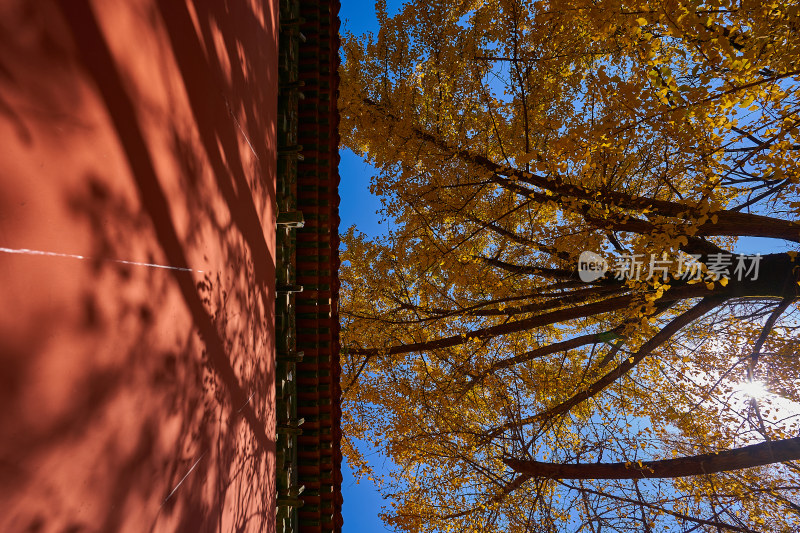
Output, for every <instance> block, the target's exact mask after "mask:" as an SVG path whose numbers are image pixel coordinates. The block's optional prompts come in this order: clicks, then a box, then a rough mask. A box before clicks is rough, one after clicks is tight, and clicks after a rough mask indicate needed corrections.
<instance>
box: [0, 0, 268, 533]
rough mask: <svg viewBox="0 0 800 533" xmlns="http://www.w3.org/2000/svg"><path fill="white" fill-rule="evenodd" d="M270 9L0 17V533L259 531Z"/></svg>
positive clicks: (68, 6) (74, 1)
mask: <svg viewBox="0 0 800 533" xmlns="http://www.w3.org/2000/svg"><path fill="white" fill-rule="evenodd" d="M276 18H277V5H276V3H275V2H274V1H273V0H230V1H227V2H223V1H221V0H205V1H202V0H189V1H186V2H185V1H184V0H161V1H159V0H127V1H124V2H122V1H115V2H109V1H103V0H96V1H94V2H91V1H88V0H63V1H61V2H56V1H49V0H36V1H30V0H6V1H4V2H2V4H0V141H1V142H0V405H1V406H2V408H0V509H2V513H0V531H9V532H13V531H41V532H48V531H58V532H63V531H74V532H78V531H114V532H117V531H120V532H125V531H130V532H137V533H138V532H143V531H212V530H213V531H217V530H219V531H232V530H237V531H250V530H259V531H261V530H267V531H274V516H275V510H274V505H275V501H274V491H275V487H274V452H275V449H274V447H275V444H274V434H275V422H274V410H273V405H274V288H275V287H274V278H275V276H274V265H275V263H274V257H275V255H274V254H275V233H274V229H273V228H274V222H275V210H274V202H275V129H276V124H275V117H276V89H277V80H276V77H275V76H276V74H275V73H276V67H277V53H276V46H277V20H276ZM38 252H46V253H47V254H50V255H43V254H41V253H38ZM53 254H62V255H53ZM74 256H81V257H80V258H79V257H74ZM120 261H128V262H138V263H150V264H157V265H162V266H171V267H177V268H181V269H188V270H190V271H187V270H176V269H174V268H173V269H166V268H157V267H154V266H142V265H137V264H130V263H123V262H120Z"/></svg>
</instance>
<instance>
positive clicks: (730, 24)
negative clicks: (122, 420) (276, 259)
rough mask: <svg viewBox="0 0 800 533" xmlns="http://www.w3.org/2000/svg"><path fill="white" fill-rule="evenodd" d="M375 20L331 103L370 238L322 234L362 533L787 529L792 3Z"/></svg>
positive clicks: (469, 11)
mask: <svg viewBox="0 0 800 533" xmlns="http://www.w3.org/2000/svg"><path fill="white" fill-rule="evenodd" d="M376 8H377V12H378V15H379V17H378V18H379V22H380V26H381V28H380V32H379V33H378V34H377V35H366V36H354V35H345V36H344V38H343V42H342V55H343V66H342V69H341V80H342V81H341V91H340V100H339V106H340V113H341V119H342V120H341V133H342V142H343V144H344V145H345V146H347V147H349V148H351V149H352V150H354V151H356V152H358V153H360V154H362V155H363V156H364V157H365V158H367V159H368V160H369V161H370V162H371V163H372V164H373V165H375V167H376V168H377V169H378V171H379V173H378V175H377V176H376V177H375V178H374V179H373V184H372V188H373V191H374V192H375V193H376V194H379V195H380V196H381V197H382V201H383V205H384V214H385V216H386V217H387V219H388V220H390V221H391V223H392V229H391V231H390V232H389V234H388V236H386V237H383V238H369V237H367V236H365V235H363V234H360V233H358V232H357V231H356V230H355V229H352V228H351V229H350V230H349V231H348V232H347V233H346V234H345V235H344V237H343V243H344V246H345V250H344V251H343V260H344V263H343V265H344V266H343V267H342V269H341V272H340V276H341V279H342V294H341V316H342V321H343V324H342V346H343V348H342V349H343V378H342V379H343V390H344V394H343V407H344V416H345V422H344V425H345V432H346V435H347V436H348V439H349V440H346V442H345V443H344V451H345V454H346V455H347V456H348V458H349V460H350V462H351V463H352V464H355V465H360V467H361V468H362V470H363V471H364V472H368V471H369V470H370V466H369V464H368V463H367V462H366V461H365V460H364V457H363V456H362V455H361V453H360V452H359V448H358V446H357V445H356V443H357V442H359V441H360V440H364V441H367V442H372V443H373V444H374V445H377V446H379V447H380V449H381V450H382V451H383V453H385V454H386V456H387V457H389V458H390V459H391V460H392V463H393V464H394V465H395V469H394V470H393V471H392V472H390V474H389V477H388V478H386V479H384V480H383V481H382V488H383V490H384V491H385V493H386V496H387V498H389V500H390V502H391V508H390V509H387V511H386V514H385V519H386V521H387V523H389V524H390V525H392V526H393V527H394V528H396V529H397V530H401V531H448V530H452V531H592V532H600V531H656V530H660V531H683V530H685V531H690V530H694V531H697V530H701V531H703V530H707V531H793V530H796V529H797V528H798V527H800V496H799V495H800V492H798V491H799V490H800V469H798V464H797V463H795V461H797V460H800V439H799V438H798V431H799V430H800V392H799V391H798V386H800V361H798V358H797V353H798V348H799V347H800V336H798V334H797V332H798V328H799V327H800V323H798V315H799V314H800V313H799V312H798V308H797V300H798V294H799V292H798V291H799V290H800V286H799V285H798V280H800V259H798V258H797V250H798V249H800V223H798V221H797V219H798V214H800V195H798V189H800V176H798V159H799V158H800V139H799V137H800V131H799V130H798V126H800V113H798V112H799V111H800V44H798V39H796V38H795V35H796V34H797V32H798V31H800V8H799V7H798V6H797V4H796V3H792V2H758V3H755V2H753V3H741V4H738V3H733V2H725V1H717V2H707V3H700V2H680V1H674V2H644V1H631V2H619V1H607V2H606V1H588V0H574V1H570V0H567V1H560V0H559V1H557V2H556V1H552V2H547V1H537V2H521V1H513V0H509V1H503V0H500V1H494V2H468V1H465V2H445V1H416V2H413V1H412V2H409V3H407V4H405V5H404V6H403V7H402V8H401V9H400V11H399V12H398V13H397V14H395V15H394V16H391V17H390V16H389V15H388V13H387V10H386V6H385V4H383V3H381V2H378V4H377V5H376ZM743 237H744V238H749V240H747V241H744V242H745V243H748V242H749V243H750V244H749V246H750V247H751V248H753V247H756V248H757V249H756V250H755V251H752V253H750V254H739V253H737V252H736V250H737V246H741V244H742V242H741V240H740V239H741V238H743ZM753 238H757V239H753ZM584 252H591V253H589V254H588V255H587V254H586V253H584ZM590 268H594V269H595V270H589V269H590Z"/></svg>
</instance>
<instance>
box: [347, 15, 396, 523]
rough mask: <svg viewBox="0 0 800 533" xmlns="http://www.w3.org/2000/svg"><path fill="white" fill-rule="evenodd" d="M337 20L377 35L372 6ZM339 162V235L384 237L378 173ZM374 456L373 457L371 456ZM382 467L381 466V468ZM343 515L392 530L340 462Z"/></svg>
mask: <svg viewBox="0 0 800 533" xmlns="http://www.w3.org/2000/svg"><path fill="white" fill-rule="evenodd" d="M388 4H389V12H390V13H392V12H393V9H392V6H394V5H398V4H399V2H396V1H390V2H388ZM339 18H340V19H341V21H342V33H344V31H349V32H352V33H355V34H361V33H364V32H377V30H378V19H377V17H376V16H375V6H374V4H373V3H368V2H363V1H355V0H351V1H347V0H345V1H343V2H342V7H341V10H340V11H339ZM339 155H340V156H341V161H340V163H339V176H340V178H341V183H340V185H339V196H340V197H341V201H340V203H339V216H340V217H341V222H340V226H339V232H340V233H344V232H345V231H347V228H349V227H350V226H353V225H355V226H356V227H357V228H358V229H359V231H362V232H364V233H366V234H367V235H371V236H375V235H379V234H384V233H385V231H386V225H385V222H384V223H383V224H380V223H379V222H380V220H381V217H380V215H379V214H377V211H378V210H380V207H381V203H380V200H379V199H378V198H377V197H376V196H373V195H372V194H371V193H370V192H369V182H370V177H372V176H373V175H375V174H376V173H377V171H376V170H375V169H374V168H373V167H372V166H370V165H369V164H367V163H366V162H365V161H364V160H363V159H361V157H359V156H357V155H355V154H354V153H353V152H351V151H350V150H347V149H341V150H339ZM373 457H374V455H373ZM376 466H378V465H376ZM381 466H382V465H381ZM342 478H343V479H342V497H343V498H344V503H343V506H342V515H343V518H344V527H343V531H346V532H347V533H361V532H364V533H367V532H369V533H373V532H374V533H380V532H381V531H391V530H390V529H388V528H386V527H385V526H384V525H383V522H381V519H380V518H378V513H379V512H380V511H381V506H382V505H384V503H385V502H384V501H383V499H382V498H381V495H380V493H379V492H378V490H377V488H376V487H375V485H374V484H373V483H372V482H371V481H369V480H367V479H364V480H362V481H361V483H360V484H356V481H355V478H354V477H353V472H352V470H350V467H349V465H348V464H347V462H346V459H345V460H344V461H343V463H342Z"/></svg>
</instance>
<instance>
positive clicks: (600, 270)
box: [578, 250, 608, 283]
mask: <svg viewBox="0 0 800 533" xmlns="http://www.w3.org/2000/svg"><path fill="white" fill-rule="evenodd" d="M607 270H608V263H606V260H605V259H603V258H602V257H600V256H599V255H597V254H596V253H594V252H590V251H588V250H587V251H585V252H581V255H580V257H579V258H578V276H579V277H580V278H581V281H583V282H587V283H588V282H590V281H594V280H596V279H600V278H602V277H603V275H604V274H605V273H606V271H607Z"/></svg>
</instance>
